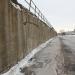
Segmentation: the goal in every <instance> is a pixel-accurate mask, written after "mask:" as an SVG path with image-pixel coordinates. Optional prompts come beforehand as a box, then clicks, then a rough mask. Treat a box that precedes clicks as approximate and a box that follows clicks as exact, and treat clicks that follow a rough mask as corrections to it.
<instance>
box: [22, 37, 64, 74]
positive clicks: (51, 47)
mask: <svg viewBox="0 0 75 75" xmlns="http://www.w3.org/2000/svg"><path fill="white" fill-rule="evenodd" d="M30 62H33V65H31V66H30V67H27V68H24V69H23V70H22V72H24V73H25V74H24V75H57V74H58V73H59V74H61V73H62V69H61V70H58V68H62V66H63V65H62V63H63V55H62V52H61V43H60V40H59V38H58V37H56V38H54V40H53V41H52V42H50V43H48V44H47V46H46V47H45V48H43V49H42V50H41V51H40V52H38V53H37V54H36V55H35V56H34V58H33V59H32V60H31V61H30ZM58 62H59V64H58ZM31 73H32V74H31ZM61 75H63V74H61Z"/></svg>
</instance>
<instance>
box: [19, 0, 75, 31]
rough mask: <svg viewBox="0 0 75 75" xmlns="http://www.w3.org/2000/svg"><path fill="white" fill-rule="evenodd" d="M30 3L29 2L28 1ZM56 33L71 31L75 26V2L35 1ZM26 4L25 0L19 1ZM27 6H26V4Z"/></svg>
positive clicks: (69, 0) (60, 0) (59, 0)
mask: <svg viewBox="0 0 75 75" xmlns="http://www.w3.org/2000/svg"><path fill="white" fill-rule="evenodd" d="M28 1H29V0H28ZM33 1H34V2H35V4H36V5H37V7H38V8H39V9H40V10H41V11H42V13H43V14H44V15H45V17H46V18H47V19H48V21H49V22H50V23H51V24H52V26H53V27H54V28H55V30H56V31H58V32H59V31H60V30H64V31H70V30H73V29H74V26H75V0H33ZM19 2H21V3H22V4H24V2H23V0H19ZM24 5H25V4H24Z"/></svg>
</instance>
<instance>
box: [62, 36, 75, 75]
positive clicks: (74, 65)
mask: <svg viewBox="0 0 75 75" xmlns="http://www.w3.org/2000/svg"><path fill="white" fill-rule="evenodd" d="M61 43H62V46H63V54H64V72H65V73H66V75H75V36H74V35H68V36H62V37H61Z"/></svg>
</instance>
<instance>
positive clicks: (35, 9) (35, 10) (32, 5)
mask: <svg viewBox="0 0 75 75" xmlns="http://www.w3.org/2000/svg"><path fill="white" fill-rule="evenodd" d="M24 1H25V2H26V3H27V5H28V10H29V11H31V12H32V13H33V14H35V15H36V16H37V17H38V18H39V19H40V20H42V21H43V22H45V23H46V24H47V25H48V26H49V27H51V28H52V26H51V24H50V23H49V22H48V20H47V19H46V18H45V16H44V15H43V14H42V13H41V11H40V10H39V9H38V7H37V6H36V5H35V3H34V2H33V1H32V0H29V1H28V0H24Z"/></svg>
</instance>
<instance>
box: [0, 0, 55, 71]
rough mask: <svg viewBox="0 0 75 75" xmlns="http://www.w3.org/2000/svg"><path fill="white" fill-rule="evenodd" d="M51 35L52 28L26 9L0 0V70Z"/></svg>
mask: <svg viewBox="0 0 75 75" xmlns="http://www.w3.org/2000/svg"><path fill="white" fill-rule="evenodd" d="M53 36H56V32H55V31H54V29H53V28H49V27H48V26H47V25H46V24H45V23H44V22H42V21H41V20H39V19H38V18H37V17H36V16H34V15H33V14H32V13H30V12H29V11H28V10H27V9H24V8H23V9H22V10H21V11H20V10H18V9H16V8H15V7H14V6H13V5H12V4H11V3H10V2H9V0H0V72H2V71H5V70H6V69H7V68H8V69H9V68H10V67H11V66H13V65H14V64H16V63H17V62H18V61H19V60H21V59H22V58H23V57H25V56H26V55H27V54H28V53H29V52H30V51H31V50H32V49H34V48H35V47H37V46H38V45H40V44H41V43H43V42H45V41H46V40H48V39H50V38H51V37H53Z"/></svg>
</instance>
